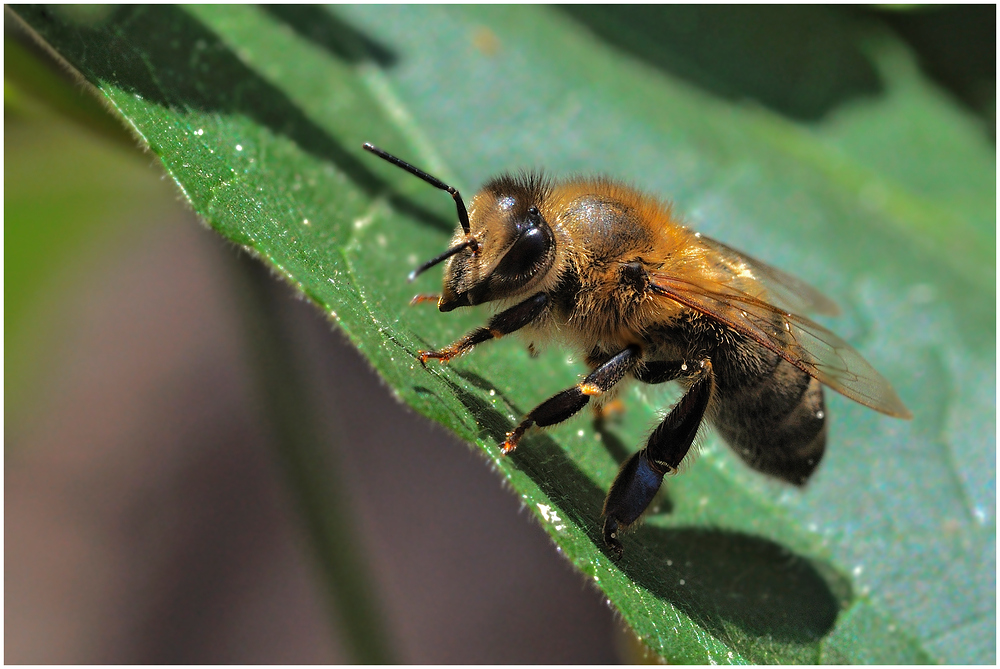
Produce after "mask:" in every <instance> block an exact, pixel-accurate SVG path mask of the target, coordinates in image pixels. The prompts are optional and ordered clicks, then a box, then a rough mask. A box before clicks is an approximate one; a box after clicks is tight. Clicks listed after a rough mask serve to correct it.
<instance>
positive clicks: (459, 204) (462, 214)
mask: <svg viewBox="0 0 1000 669" xmlns="http://www.w3.org/2000/svg"><path fill="white" fill-rule="evenodd" d="M362 148H364V150H365V151H368V152H369V153H374V154H375V155H376V156H378V157H379V158H381V159H382V160H385V161H387V162H390V163H392V164H393V165H395V166H396V167H401V168H403V169H404V170H406V171H407V172H409V173H410V174H412V175H413V176H415V177H418V178H420V179H423V180H424V181H426V182H427V183H429V184H430V185H432V186H434V187H435V188H440V189H441V190H443V191H446V192H447V193H448V194H449V195H451V197H452V198H453V199H454V200H455V208H456V209H458V222H459V223H461V224H462V230H463V231H464V232H465V234H466V235H468V236H469V237H468V239H467V240H466V242H465V243H464V245H463V246H461V247H452V248H451V249H448V251H446V252H445V254H444V255H442V256H439V257H438V258H435V259H434V260H433V261H432V262H431V265H427V266H421V267H419V268H418V269H417V270H415V272H416V273H415V274H411V275H410V277H411V279H412V277H414V276H416V274H419V273H420V272H422V271H424V270H425V269H427V268H428V267H431V266H432V265H434V264H436V263H439V262H441V261H442V260H444V259H445V258H447V257H449V256H450V255H453V254H455V253H458V252H459V251H460V250H461V249H464V248H465V247H466V246H468V247H471V248H472V250H473V252H475V251H478V250H479V244H478V243H477V242H476V238H475V237H472V236H471V235H470V233H471V229H470V228H469V212H468V211H466V209H465V202H463V201H462V196H461V195H460V194H459V192H458V190H457V189H456V188H454V187H453V186H449V185H448V184H446V183H445V182H443V181H441V180H440V179H438V178H437V177H433V176H431V175H430V174H427V172H424V171H423V170H422V169H420V168H418V167H414V166H413V165H411V164H410V163H408V162H406V161H405V160H402V159H400V158H397V157H396V156H394V155H392V154H391V153H388V152H386V151H383V150H382V149H380V148H378V147H377V146H375V145H374V144H371V143H370V142H365V143H364V145H363V147H362Z"/></svg>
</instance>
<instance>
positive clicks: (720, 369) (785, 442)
mask: <svg viewBox="0 0 1000 669" xmlns="http://www.w3.org/2000/svg"><path fill="white" fill-rule="evenodd" d="M365 148H366V149H367V150H369V151H371V152H373V153H375V154H377V155H379V156H380V157H382V158H384V159H385V160H388V161H389V162H392V163H393V164H395V165H397V166H399V167H402V168H403V169H406V170H407V171H409V172H410V173H411V174H414V175H415V176H417V177H419V178H421V179H423V180H424V181H427V182H428V183H430V184H431V185H433V186H435V187H437V188H440V189H442V190H446V191H448V192H449V193H450V194H451V195H452V197H453V198H454V199H455V202H456V207H457V211H458V216H459V222H460V223H461V226H460V228H459V229H458V230H457V231H456V233H455V236H454V237H453V238H452V243H451V245H450V247H449V249H448V250H447V251H446V252H445V253H443V254H441V255H440V256H438V257H437V258H435V259H433V260H431V261H429V262H427V263H425V264H424V265H422V266H421V267H420V268H419V269H418V270H416V271H415V272H414V274H413V275H411V278H412V276H415V275H416V274H418V273H420V272H422V271H424V270H426V269H428V268H429V267H431V266H433V265H436V264H438V263H439V262H444V263H445V279H444V285H443V290H442V293H441V296H440V298H439V299H438V308H439V309H440V310H441V311H445V312H446V311H451V310H452V309H456V308H458V307H463V306H473V305H477V304H484V303H495V304H496V305H499V306H500V307H501V308H500V310H499V311H498V312H497V313H496V314H495V315H494V316H493V317H492V318H491V319H490V321H489V323H488V324H487V325H486V326H485V327H481V328H477V329H475V330H473V331H472V332H470V333H468V334H467V335H465V336H464V337H462V338H461V339H459V340H458V341H456V342H454V343H453V344H451V345H450V346H447V347H445V348H442V349H440V350H437V351H422V352H421V353H420V355H419V358H420V361H421V362H422V363H426V362H427V361H428V360H430V359H437V360H439V361H441V362H447V361H448V360H450V359H452V358H454V357H456V356H458V355H461V354H463V353H465V352H468V351H469V350H471V349H472V348H473V347H474V346H476V345H477V344H480V343H483V342H485V341H489V340H491V339H498V338H501V337H503V336H506V335H508V334H511V333H514V332H518V331H520V332H521V333H522V334H524V335H526V336H527V337H528V339H529V341H532V342H533V341H544V340H545V339H547V338H552V337H556V338H558V339H560V340H561V341H563V342H565V343H566V344H568V345H569V346H571V347H573V348H575V349H577V350H578V351H580V352H581V353H582V354H583V355H584V356H585V358H586V361H587V364H588V365H589V366H590V368H591V372H590V373H589V374H588V375H587V376H586V377H585V378H584V379H583V380H582V381H581V382H580V383H578V384H577V385H576V386H573V387H572V388H568V389H566V390H564V391H562V392H560V393H557V394H556V395H554V396H552V397H551V398H549V399H548V400H546V401H545V402H543V403H542V404H540V405H539V406H537V407H535V408H534V409H533V410H532V411H530V412H529V413H528V414H527V415H526V416H525V418H524V419H523V420H522V421H521V423H520V424H518V425H517V426H516V427H515V428H514V429H513V430H512V431H511V432H510V433H508V435H507V439H506V441H505V442H504V443H503V445H502V446H501V448H502V449H503V452H504V453H509V452H511V451H513V449H514V448H516V446H517V444H518V442H519V441H520V439H521V437H522V435H523V434H524V433H525V431H526V430H528V429H529V428H531V427H532V426H535V425H537V426H539V427H545V426H547V425H553V424H555V423H558V422H561V421H563V420H566V419H567V418H569V417H570V416H572V415H573V414H575V413H577V412H578V411H580V410H581V409H582V408H583V407H584V406H586V405H587V404H588V403H589V402H590V400H591V399H592V398H601V397H602V396H603V397H607V396H609V394H610V393H613V392H614V390H615V388H616V386H618V384H619V383H620V382H621V381H623V380H625V379H626V378H631V379H634V380H636V381H639V382H643V383H649V384H658V383H665V382H668V381H677V382H678V383H679V384H680V385H681V386H682V388H683V389H684V394H683V396H682V397H681V399H680V400H679V401H678V402H677V404H675V406H674V407H673V408H672V409H671V410H670V412H669V413H668V414H667V415H666V417H665V418H664V419H663V421H662V422H661V423H660V425H659V426H657V428H656V429H655V430H654V431H653V433H652V434H651V435H650V437H649V440H648V441H647V443H646V446H645V448H643V449H641V450H640V451H638V452H637V453H635V454H634V455H633V456H632V457H630V458H629V459H628V460H627V461H626V462H625V463H624V465H623V466H622V468H621V471H620V472H619V474H618V476H617V478H616V479H615V482H614V483H613V485H612V486H611V489H610V491H609V492H608V497H607V500H606V501H605V505H604V511H603V516H604V540H605V543H606V544H607V546H608V548H609V549H611V550H612V551H613V552H614V553H615V554H616V555H620V554H621V552H622V546H621V543H620V542H619V540H618V536H619V533H620V531H621V529H623V528H625V527H627V526H628V525H630V524H632V523H633V522H635V521H636V520H637V519H638V518H639V517H640V516H641V515H642V513H643V512H644V511H645V509H646V508H647V507H648V506H649V504H650V502H651V501H652V499H653V497H654V495H655V494H656V491H657V490H658V489H659V487H660V483H661V481H662V479H663V476H664V475H665V474H666V473H669V472H673V471H676V469H677V467H678V466H679V465H680V463H681V462H682V461H683V460H684V458H685V457H686V455H687V453H688V451H689V449H690V448H691V445H692V443H693V442H694V440H695V437H696V435H697V433H698V429H699V427H700V425H701V424H702V422H703V420H709V421H710V422H712V423H713V424H714V425H715V426H716V428H717V429H718V431H719V432H720V434H721V435H722V437H723V438H724V439H725V440H726V441H727V442H728V443H729V445H730V446H732V447H733V449H734V450H735V452H736V453H737V454H738V455H739V456H740V457H741V458H742V459H743V460H744V461H745V462H747V464H749V465H750V466H751V467H753V468H755V469H757V470H759V471H761V472H764V473H766V474H770V475H772V476H776V477H779V478H782V479H784V480H786V481H789V482H791V483H794V484H799V485H801V484H804V483H805V482H806V480H807V479H808V477H809V476H810V475H811V474H812V472H813V471H814V470H815V468H816V466H817V465H818V464H819V461H820V459H821V457H822V455H823V451H824V448H825V445H826V409H825V406H824V401H823V385H824V384H826V385H828V386H830V387H832V388H834V389H835V390H837V391H838V392H841V393H842V394H844V395H846V396H847V397H850V398H851V399H854V400H855V401H858V402H861V403H863V404H865V405H867V406H870V407H872V408H874V409H876V410H878V411H881V412H883V413H886V414H889V415H893V416H898V417H904V418H905V417H909V412H908V411H907V409H906V407H905V406H904V405H903V403H902V401H901V400H900V399H899V398H898V397H897V396H896V394H895V391H894V390H893V389H892V386H891V385H890V384H889V383H888V381H886V380H885V379H883V378H882V377H881V376H880V375H879V374H878V372H876V371H875V370H874V369H873V368H872V367H871V366H870V365H869V364H868V363H867V362H866V361H865V360H864V359H863V358H862V357H861V356H860V354H858V353H857V352H856V351H854V349H852V348H851V347H850V346H849V345H848V344H847V343H846V342H844V341H843V340H842V339H840V338H839V337H837V336H836V335H835V334H833V333H832V332H830V331H829V330H826V329H825V328H823V327H822V326H820V325H818V324H816V323H814V322H812V321H810V320H808V319H806V318H804V317H802V316H799V315H796V313H795V312H803V311H818V312H821V313H827V314H831V313H835V312H836V306H835V305H834V304H833V303H831V302H830V301H829V300H827V299H826V298H825V297H823V296H822V295H820V294H819V293H818V292H817V291H815V290H814V289H813V288H811V287H809V286H808V285H806V284H804V283H803V282H801V281H799V280H798V279H796V278H794V277H792V276H790V275H788V274H785V273H784V272H781V271H780V270H777V269H774V268H772V267H769V266H767V265H765V264H763V263H761V262H759V261H757V260H754V259H753V258H750V257H749V256H746V255H744V254H741V253H739V252H738V251H736V250H734V249H731V248H730V247H728V246H726V245H725V244H722V243H720V242H717V241H714V240H712V239H709V238H707V237H704V236H703V235H700V234H699V233H696V232H694V231H692V230H690V229H688V228H687V227H686V226H684V225H682V224H681V223H680V222H679V221H678V220H677V219H676V218H675V216H674V214H673V213H672V211H671V208H670V206H669V205H667V204H665V203H663V202H661V201H660V200H658V199H656V198H653V197H650V196H648V195H645V194H643V193H641V192H639V191H637V190H635V189H633V188H630V187H628V186H626V185H624V184H622V183H620V182H617V181H614V180H612V179H608V178H603V177H596V178H576V179H569V180H563V181H559V180H550V179H547V178H545V177H544V176H542V175H541V174H539V173H534V172H531V173H521V174H516V175H515V174H502V175H500V176H498V177H495V178H493V179H491V180H489V181H488V182H487V183H486V184H485V185H484V186H483V188H482V189H481V190H480V191H479V192H478V193H477V194H476V195H475V196H474V197H473V198H472V200H471V201H470V206H469V208H468V212H467V213H466V209H465V205H464V202H463V201H462V199H461V196H460V195H459V194H458V191H457V190H455V189H454V188H452V187H450V186H447V185H446V184H444V183H443V182H441V181H440V180H438V179H436V178H435V177H432V176H430V175H428V174H426V173H424V172H422V171H421V170H419V169H417V168H415V167H413V166H412V165H409V164H408V163H405V162H404V161H401V160H400V159H398V158H396V157H395V156H392V155H390V154H387V153H385V152H384V151H382V150H381V149H376V148H375V147H372V146H371V145H368V144H366V145H365ZM424 299H425V298H424V297H421V298H420V301H423V300H424Z"/></svg>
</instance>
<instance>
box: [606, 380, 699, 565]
mask: <svg viewBox="0 0 1000 669" xmlns="http://www.w3.org/2000/svg"><path fill="white" fill-rule="evenodd" d="M693 367H694V368H695V369H694V370H693V375H694V377H695V380H694V382H693V383H692V384H691V387H690V388H688V391H687V392H686V393H685V394H684V396H683V397H682V398H681V399H680V401H679V402H677V404H676V405H674V408H673V409H671V410H670V413H669V414H667V417H666V418H664V419H663V422H662V423H660V425H659V426H658V427H657V428H656V430H654V431H653V434H651V435H650V437H649V441H647V442H646V447H645V448H644V449H642V450H640V451H639V452H638V453H636V454H635V455H633V456H632V457H630V458H629V459H628V460H627V461H626V462H625V464H624V465H622V468H621V470H620V471H619V472H618V476H617V477H615V482H614V483H612V484H611V490H610V491H608V497H607V499H606V500H605V501H604V512H603V516H604V532H603V533H604V543H605V545H606V546H607V547H608V548H609V549H610V550H611V551H613V552H614V553H615V555H616V556H617V557H621V555H622V553H623V552H624V549H623V548H622V545H621V542H620V541H619V540H618V534H619V531H620V530H621V529H623V528H625V527H628V526H629V525H631V524H632V523H634V522H635V521H636V520H638V519H639V517H640V516H641V515H642V514H643V512H644V511H645V510H646V508H647V507H648V506H649V504H650V502H652V501H653V497H654V496H655V495H656V492H657V491H658V490H659V489H660V484H661V483H662V482H663V476H664V475H665V474H667V473H669V472H672V471H674V470H676V469H677V467H678V465H680V463H681V461H682V460H684V457H685V456H686V455H687V454H688V451H689V450H690V449H691V444H692V443H694V438H695V435H696V434H698V427H699V426H700V425H701V421H702V418H704V416H705V410H706V409H707V408H708V402H709V400H710V399H711V398H712V390H713V387H714V386H715V380H714V377H713V375H712V363H711V362H710V361H708V360H702V361H699V362H697V363H695V364H694V365H693Z"/></svg>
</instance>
